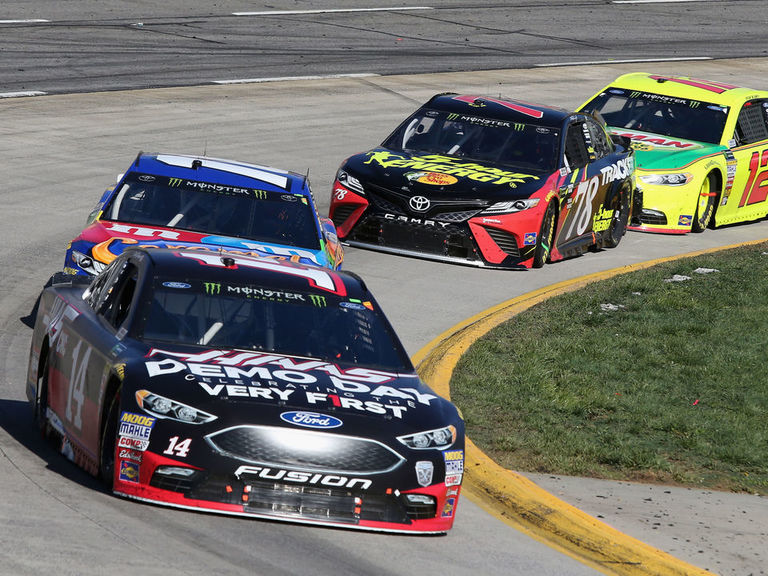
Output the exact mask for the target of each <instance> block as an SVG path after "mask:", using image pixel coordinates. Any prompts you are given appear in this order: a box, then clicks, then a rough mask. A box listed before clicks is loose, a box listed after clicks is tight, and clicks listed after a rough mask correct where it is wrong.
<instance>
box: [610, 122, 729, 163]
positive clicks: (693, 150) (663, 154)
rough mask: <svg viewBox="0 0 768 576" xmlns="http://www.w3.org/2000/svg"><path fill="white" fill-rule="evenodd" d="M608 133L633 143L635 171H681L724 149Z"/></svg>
mask: <svg viewBox="0 0 768 576" xmlns="http://www.w3.org/2000/svg"><path fill="white" fill-rule="evenodd" d="M610 131H611V133H613V134H617V135H620V136H627V137H628V138H630V139H631V140H632V148H633V149H634V150H635V164H636V166H637V169H638V170H643V169H645V170H667V169H670V170H676V169H681V168H684V167H685V166H688V165H689V164H691V163H692V162H695V161H696V160H698V159H700V158H702V157H704V156H708V155H710V154H714V153H717V152H720V151H721V150H725V147H723V146H720V145H718V144H707V143H704V142H696V141H694V140H681V139H679V138H672V137H669V136H663V135H660V134H652V133H650V132H638V131H634V130H627V129H626V128H610Z"/></svg>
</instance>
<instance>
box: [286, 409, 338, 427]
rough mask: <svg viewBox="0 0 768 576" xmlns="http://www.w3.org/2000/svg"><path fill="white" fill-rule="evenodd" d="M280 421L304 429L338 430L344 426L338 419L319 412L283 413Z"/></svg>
mask: <svg viewBox="0 0 768 576" xmlns="http://www.w3.org/2000/svg"><path fill="white" fill-rule="evenodd" d="M280 419H281V420H283V421H284V422H288V424H295V425H296V426H303V427H304V428H338V427H339V426H341V425H342V424H343V422H342V421H341V420H339V419H338V418H334V417H333V416H328V415H327V414H318V413H317V412H283V413H282V414H280Z"/></svg>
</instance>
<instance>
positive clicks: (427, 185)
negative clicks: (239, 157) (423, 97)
mask: <svg viewBox="0 0 768 576" xmlns="http://www.w3.org/2000/svg"><path fill="white" fill-rule="evenodd" d="M628 144H629V141H628V140H626V139H623V138H618V137H617V138H615V139H611V137H610V136H609V135H608V133H607V132H606V130H605V125H604V123H602V122H601V121H600V119H599V118H595V117H593V116H591V115H587V114H580V113H575V112H569V111H567V110H564V109H560V108H552V107H549V106H542V105H537V104H529V103H526V102H519V101H515V100H509V99H499V98H488V97H482V96H473V95H459V94H452V93H451V94H438V95H436V96H434V97H432V98H431V99H430V100H429V101H428V102H426V103H425V104H424V105H423V106H422V107H421V108H420V109H418V110H417V111H416V112H415V113H414V114H413V115H411V116H410V117H409V118H407V119H406V120H405V121H404V122H403V123H402V124H401V125H400V126H399V127H398V128H397V129H396V130H395V131H394V132H393V133H392V134H391V135H390V136H389V137H388V138H387V139H386V140H385V141H384V142H383V144H382V145H381V146H379V147H377V148H375V149H373V150H370V151H368V152H365V153H362V154H357V155H355V156H352V157H350V158H348V159H347V160H345V161H344V162H343V163H342V165H341V167H340V169H339V171H338V174H337V177H336V180H335V182H334V184H333V189H332V192H331V208H330V216H331V218H332V220H333V222H334V224H335V225H336V229H337V233H338V236H339V238H340V239H341V240H342V241H343V242H345V243H347V244H349V245H352V246H359V247H364V248H369V249H374V250H381V251H385V252H390V253H395V254H401V255H408V256H417V257H421V258H427V259H434V260H441V261H448V262H456V263H460V264H469V265H474V266H482V267H491V268H531V267H540V266H542V265H543V264H544V263H545V262H547V261H556V260H561V259H563V258H566V257H570V256H575V255H578V254H581V253H583V252H584V251H586V250H587V249H588V248H590V247H597V248H602V247H615V246H616V245H618V243H619V241H620V240H621V238H622V236H623V235H624V233H625V231H626V228H627V224H628V222H629V221H630V220H631V218H632V212H633V207H634V206H635V205H636V204H637V205H638V206H639V199H638V198H636V197H635V194H636V191H635V180H634V155H633V151H632V149H631V148H630V147H629V145H628Z"/></svg>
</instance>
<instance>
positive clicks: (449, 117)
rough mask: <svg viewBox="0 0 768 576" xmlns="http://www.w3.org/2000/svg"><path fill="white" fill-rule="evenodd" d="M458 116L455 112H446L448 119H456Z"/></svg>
mask: <svg viewBox="0 0 768 576" xmlns="http://www.w3.org/2000/svg"><path fill="white" fill-rule="evenodd" d="M458 117H459V115H458V114H455V113H451V114H448V120H456V119H458Z"/></svg>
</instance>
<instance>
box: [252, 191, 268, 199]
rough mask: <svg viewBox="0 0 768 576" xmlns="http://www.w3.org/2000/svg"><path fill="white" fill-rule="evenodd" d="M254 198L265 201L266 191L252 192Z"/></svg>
mask: <svg viewBox="0 0 768 576" xmlns="http://www.w3.org/2000/svg"><path fill="white" fill-rule="evenodd" d="M253 193H254V195H255V196H256V198H258V199H259V200H266V199H267V191H266V190H254V191H253Z"/></svg>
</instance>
